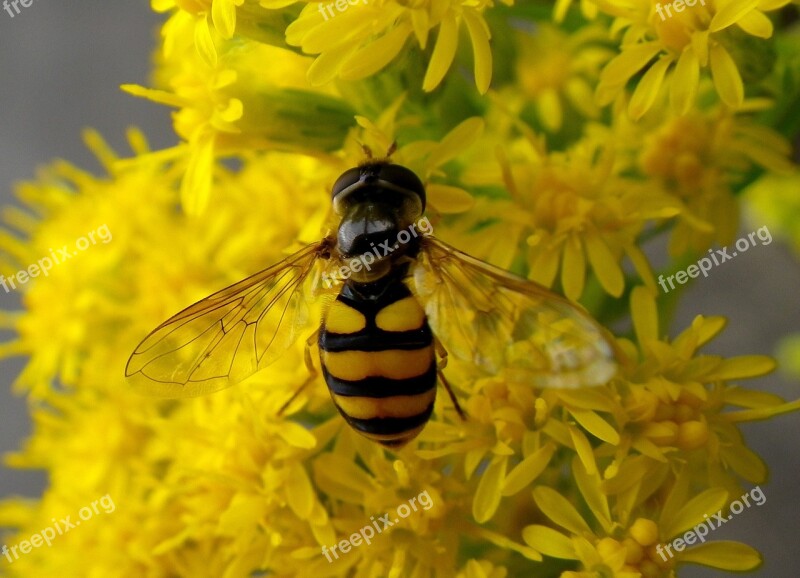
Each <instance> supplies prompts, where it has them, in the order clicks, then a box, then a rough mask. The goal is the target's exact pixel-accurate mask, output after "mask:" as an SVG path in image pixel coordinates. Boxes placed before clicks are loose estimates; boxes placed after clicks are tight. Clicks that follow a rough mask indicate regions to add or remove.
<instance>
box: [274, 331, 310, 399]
mask: <svg viewBox="0 0 800 578" xmlns="http://www.w3.org/2000/svg"><path fill="white" fill-rule="evenodd" d="M318 335H319V330H317V331H315V332H314V333H312V334H311V336H309V338H308V339H307V340H306V347H305V352H304V355H303V357H304V360H305V363H306V369H308V378H307V379H306V380H305V381H304V382H303V384H302V385H301V386H300V387H298V388H297V390H296V391H295V392H294V393H293V394H292V397H290V398H289V399H288V400H287V401H286V403H284V404H283V405H282V406H281V408H280V409H279V410H278V415H283V412H284V411H286V408H287V407H289V405H290V404H291V403H292V402H293V401H294V400H295V399H297V396H298V395H300V393H301V392H302V391H303V390H304V389H305V388H306V387H307V386H308V385H309V384H311V383H313V382H314V380H315V379H316V378H317V369H316V368H315V367H314V362H313V361H312V359H311V347H312V346H313V345H314V343H316V342H317V339H318Z"/></svg>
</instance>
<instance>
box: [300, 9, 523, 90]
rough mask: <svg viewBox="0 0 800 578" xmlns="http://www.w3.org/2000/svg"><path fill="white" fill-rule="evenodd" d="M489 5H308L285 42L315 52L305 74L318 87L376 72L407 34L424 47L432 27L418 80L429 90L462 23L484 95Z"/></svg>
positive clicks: (451, 53) (452, 52)
mask: <svg viewBox="0 0 800 578" xmlns="http://www.w3.org/2000/svg"><path fill="white" fill-rule="evenodd" d="M504 2H505V3H506V4H511V3H512V0H504ZM493 6H494V1H493V0H477V1H467V0H435V1H434V0H422V1H418V2H401V1H400V0H370V1H369V2H366V1H364V2H363V3H362V2H357V3H350V4H348V5H347V10H346V11H343V12H342V13H341V14H339V13H338V12H337V13H334V12H333V3H330V4H326V3H324V2H322V3H316V2H315V3H309V4H308V5H307V6H306V7H305V8H303V11H302V13H301V14H300V17H299V18H298V19H297V20H295V21H294V22H293V23H292V24H291V25H290V26H289V27H288V28H287V29H286V41H287V42H288V43H289V44H290V45H292V46H299V47H301V48H302V49H303V52H305V53H307V54H319V56H318V57H317V59H316V60H315V61H314V64H313V65H312V66H311V68H310V69H309V71H308V77H309V80H310V81H311V83H312V84H314V85H322V84H325V83H328V82H330V81H331V80H333V79H334V78H336V77H340V78H342V79H345V80H356V79H360V78H364V77H367V76H371V75H373V74H375V73H377V72H378V71H380V70H381V69H383V68H384V67H385V66H387V65H388V64H389V63H390V62H392V61H393V60H395V59H396V58H397V57H398V55H399V54H400V53H401V51H402V50H403V49H404V48H405V46H406V43H407V41H408V39H409V38H411V37H412V36H413V37H414V38H415V40H416V41H417V44H418V45H419V47H420V49H421V50H425V48H426V47H427V45H428V37H429V35H430V33H431V31H432V30H434V29H437V28H438V35H437V37H436V43H435V44H434V47H433V52H432V53H431V56H430V60H429V62H428V68H427V71H426V73H425V77H424V79H423V81H422V88H423V89H424V90H426V91H432V90H434V89H435V88H436V87H437V86H439V84H440V83H441V82H442V79H444V77H445V75H446V74H447V72H448V71H449V70H450V68H451V66H452V64H453V61H454V59H455V56H456V49H457V48H458V36H459V32H460V31H461V29H462V27H465V28H466V31H467V33H468V35H469V38H470V41H471V43H472V52H473V61H474V76H475V84H476V86H477V88H478V91H479V92H481V93H485V92H486V91H487V90H488V88H489V83H490V82H491V79H492V53H491V49H490V46H489V40H490V38H491V34H490V31H489V26H488V24H487V23H486V20H485V19H484V16H483V13H484V11H485V10H487V9H489V8H492V7H493ZM326 7H328V10H330V15H329V14H328V12H327V11H326ZM337 9H338V8H337Z"/></svg>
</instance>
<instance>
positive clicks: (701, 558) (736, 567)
mask: <svg viewBox="0 0 800 578" xmlns="http://www.w3.org/2000/svg"><path fill="white" fill-rule="evenodd" d="M680 559H681V562H693V563H695V564H702V565H703V566H710V567H712V568H719V569H720V570H729V571H731V572H745V571H747V570H753V569H754V568H756V567H758V565H759V564H761V554H759V553H758V550H756V549H754V548H751V547H750V546H748V545H746V544H742V543H741V542H728V541H722V542H707V543H705V544H701V545H700V546H697V547H696V548H689V549H688V550H684V551H683V552H682V553H681V558H680Z"/></svg>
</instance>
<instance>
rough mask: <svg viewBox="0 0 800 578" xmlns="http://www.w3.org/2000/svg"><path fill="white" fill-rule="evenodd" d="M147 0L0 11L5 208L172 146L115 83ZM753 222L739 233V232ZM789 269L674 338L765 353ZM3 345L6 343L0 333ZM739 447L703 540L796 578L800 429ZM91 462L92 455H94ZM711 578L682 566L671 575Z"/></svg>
mask: <svg viewBox="0 0 800 578" xmlns="http://www.w3.org/2000/svg"><path fill="white" fill-rule="evenodd" d="M148 4H149V3H147V2H114V3H111V2H108V1H102V0H80V1H79V2H70V3H69V5H68V6H67V5H66V3H63V4H62V3H55V2H43V1H41V0H37V1H35V2H34V3H33V4H32V5H31V6H30V7H28V8H21V13H20V14H18V15H16V16H15V17H14V18H11V17H10V16H9V15H8V14H7V13H6V12H5V11H3V10H0V195H2V202H3V204H6V203H9V202H11V190H12V185H13V184H14V183H15V182H18V181H20V180H26V179H30V178H32V177H33V176H34V172H35V170H36V167H37V166H38V165H41V164H43V163H45V162H48V161H50V160H52V159H53V158H56V157H60V158H64V159H67V160H69V161H70V162H73V163H75V164H77V165H78V166H79V167H82V168H85V169H88V170H91V171H93V172H97V171H99V170H100V167H99V165H98V164H97V163H96V161H95V160H94V158H93V157H92V156H91V155H90V154H89V153H88V152H87V150H86V148H85V147H84V145H83V143H82V141H81V137H80V133H81V130H82V129H83V128H84V127H94V128H96V129H98V130H99V131H100V132H101V133H102V134H103V136H104V137H105V138H106V139H107V140H108V141H109V142H110V143H111V144H112V146H114V147H115V148H116V149H117V150H118V151H126V154H127V147H126V146H125V138H124V134H125V129H126V127H128V126H130V125H137V126H139V127H141V128H142V129H143V130H144V132H145V134H146V135H147V136H148V138H149V139H150V142H151V144H152V146H153V148H155V149H158V148H163V147H166V146H170V145H171V144H173V143H174V141H175V137H174V136H173V133H172V128H171V122H170V118H169V111H168V110H166V108H165V107H162V106H158V105H155V104H150V103H148V102H146V101H143V100H140V99H134V98H133V97H130V96H128V95H126V94H124V93H122V92H121V91H120V90H119V88H118V87H119V85H120V84H122V83H128V82H132V83H141V84H147V72H148V69H149V62H150V51H151V48H152V46H154V42H155V34H156V25H157V23H158V22H159V17H158V16H157V15H155V14H153V13H152V12H151V11H150V9H149V6H148ZM761 225H763V223H757V222H751V223H745V224H744V225H743V228H742V229H743V232H744V233H747V232H750V231H753V230H755V229H756V228H758V227H760V226H761ZM798 288H800V266H798V264H797V262H796V261H795V260H794V259H793V257H792V256H791V255H790V253H789V251H788V250H787V248H786V247H784V246H783V245H781V244H779V243H778V242H777V241H776V242H773V243H772V244H771V245H768V246H763V247H762V246H760V245H759V246H757V247H755V248H752V249H750V250H749V251H748V252H747V253H744V254H742V255H739V256H738V257H736V259H734V260H732V261H728V262H727V263H725V264H724V266H720V267H717V268H715V269H713V270H712V271H711V274H710V276H709V278H708V279H702V278H700V280H699V281H698V282H696V284H695V285H694V286H693V287H692V288H691V290H690V291H689V293H688V294H687V295H686V296H685V299H684V300H683V302H682V305H681V307H680V311H679V316H678V319H677V322H676V323H675V324H674V326H673V327H672V328H671V329H670V334H671V335H675V333H676V330H680V329H682V328H683V327H685V326H686V325H687V324H688V323H690V322H691V320H692V318H693V317H694V316H695V315H697V314H700V313H702V314H704V315H724V316H726V317H727V318H728V319H729V325H728V327H727V329H726V330H725V332H724V333H723V334H722V336H721V337H720V338H718V339H717V340H716V341H714V342H713V343H712V344H711V346H710V347H709V348H707V351H708V352H710V353H717V354H722V355H729V356H732V355H741V354H751V353H763V354H770V353H772V352H773V350H774V347H775V344H776V343H777V341H778V340H779V338H780V337H781V336H783V335H786V334H787V333H789V332H793V331H794V332H796V331H800V323H798V321H800V315H798V297H797V296H798ZM18 306H19V295H18V294H16V293H15V292H12V293H10V294H6V292H5V291H3V290H0V308H2V309H6V310H8V309H15V308H17V307H18ZM2 337H4V338H5V337H6V336H2ZM21 365H22V362H21V360H12V361H5V362H2V363H0V453H5V452H8V451H12V450H15V449H17V448H19V447H20V446H21V444H22V443H23V440H24V439H25V437H26V436H27V435H28V433H29V431H30V422H29V420H28V416H27V410H26V407H25V401H24V399H21V398H19V397H15V396H12V395H11V394H10V392H9V390H10V386H11V383H12V381H13V380H14V378H15V376H16V375H17V374H18V372H19V371H20V368H21ZM745 385H748V386H751V387H757V388H759V389H763V390H765V391H770V392H774V393H777V394H779V395H781V396H783V397H784V398H787V399H794V398H797V397H800V384H798V383H796V382H790V381H788V380H786V379H783V378H782V377H781V376H780V375H772V376H769V377H768V378H764V379H761V380H758V381H753V380H751V381H750V382H745ZM744 431H745V435H746V437H747V440H748V442H749V445H750V447H751V448H752V449H753V450H754V451H756V452H757V453H758V454H759V455H761V456H763V458H764V459H765V460H766V462H767V464H768V465H769V467H770V472H771V479H770V482H769V483H768V484H766V485H763V486H762V489H763V490H764V493H765V495H766V497H767V501H766V503H765V504H764V505H763V506H761V507H752V508H749V509H746V510H744V512H742V513H741V514H740V515H739V516H736V517H734V520H733V521H732V522H731V523H729V524H726V525H725V526H724V527H722V528H721V529H719V530H717V531H715V532H713V533H712V537H713V539H714V540H720V539H736V540H742V541H744V542H745V543H747V544H750V545H752V546H754V547H756V548H758V549H759V550H760V551H761V552H762V553H763V554H764V557H765V560H766V562H765V564H764V566H762V568H761V569H760V570H759V571H758V572H757V573H756V574H755V575H757V576H762V577H769V578H795V576H797V570H798V569H800V547H798V538H797V535H798V530H800V505H798V504H799V503H800V502H799V501H798V495H797V492H798V490H800V487H799V484H798V482H800V449H799V447H800V420H798V419H797V416H796V415H790V416H784V417H782V418H779V419H775V420H772V421H771V422H766V423H756V424H748V425H745V426H744ZM97 458H98V459H102V456H97ZM45 485H46V477H45V475H44V474H43V473H41V472H24V471H17V470H10V469H8V468H5V467H4V466H2V465H0V497H5V496H8V495H11V494H17V495H23V496H37V495H39V494H40V493H41V491H42V489H43V488H44V487H45ZM717 575H721V574H720V573H717V572H714V571H704V570H702V569H698V567H696V566H692V567H688V568H686V569H685V570H684V571H683V572H681V576H685V577H695V578H696V577H710V576H717Z"/></svg>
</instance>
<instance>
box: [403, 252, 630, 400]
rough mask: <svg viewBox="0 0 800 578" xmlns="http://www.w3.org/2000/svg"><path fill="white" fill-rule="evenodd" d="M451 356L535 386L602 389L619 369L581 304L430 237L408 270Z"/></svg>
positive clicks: (603, 336) (606, 338)
mask: <svg viewBox="0 0 800 578" xmlns="http://www.w3.org/2000/svg"><path fill="white" fill-rule="evenodd" d="M413 278H414V285H415V290H416V293H417V295H418V296H419V298H420V300H421V301H422V302H423V303H424V304H425V310H426V313H427V314H428V322H429V323H430V325H431V328H432V329H433V332H434V335H436V337H437V338H438V339H439V341H440V342H441V343H442V345H443V346H444V348H445V349H446V350H447V351H448V353H449V354H450V355H453V356H455V357H457V358H460V359H463V360H466V361H470V362H472V363H474V364H475V365H477V366H478V367H480V368H481V369H483V370H485V371H487V372H489V373H491V374H496V373H498V372H499V371H500V370H501V369H502V370H504V372H505V375H506V376H507V377H509V378H511V379H514V380H515V381H516V380H521V381H524V382H525V383H530V384H531V385H533V386H536V387H557V388H572V387H583V386H594V385H602V384H604V383H606V382H608V380H609V379H611V378H612V377H613V376H614V374H615V373H616V369H617V362H616V359H615V353H614V351H615V350H614V345H613V344H612V341H611V338H610V337H609V336H608V335H607V333H606V331H605V330H604V329H603V328H602V327H601V326H600V325H598V324H597V323H596V322H595V321H594V320H593V319H592V318H591V317H590V316H589V315H588V314H587V313H586V312H585V310H584V309H583V308H581V307H580V306H579V305H577V304H574V303H572V302H571V301H568V300H567V299H565V298H563V297H561V296H559V295H556V294H555V293H553V292H551V291H549V290H548V289H545V288H544V287H542V286H541V285H538V284H536V283H533V282H531V281H526V280H525V279H522V278H520V277H517V276H515V275H512V274H510V273H508V272H506V271H503V270H502V269H498V268H497V267H494V266H492V265H489V264H488V263H484V262H483V261H481V260H479V259H476V258H474V257H471V256H469V255H467V254H466V253H463V252H461V251H458V250H457V249H454V248H453V247H451V246H449V245H447V244H445V243H443V242H441V241H439V240H438V239H435V238H434V237H427V238H426V239H425V240H424V242H423V249H422V251H421V255H420V257H419V259H418V264H417V265H416V267H415V268H414V270H413Z"/></svg>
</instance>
